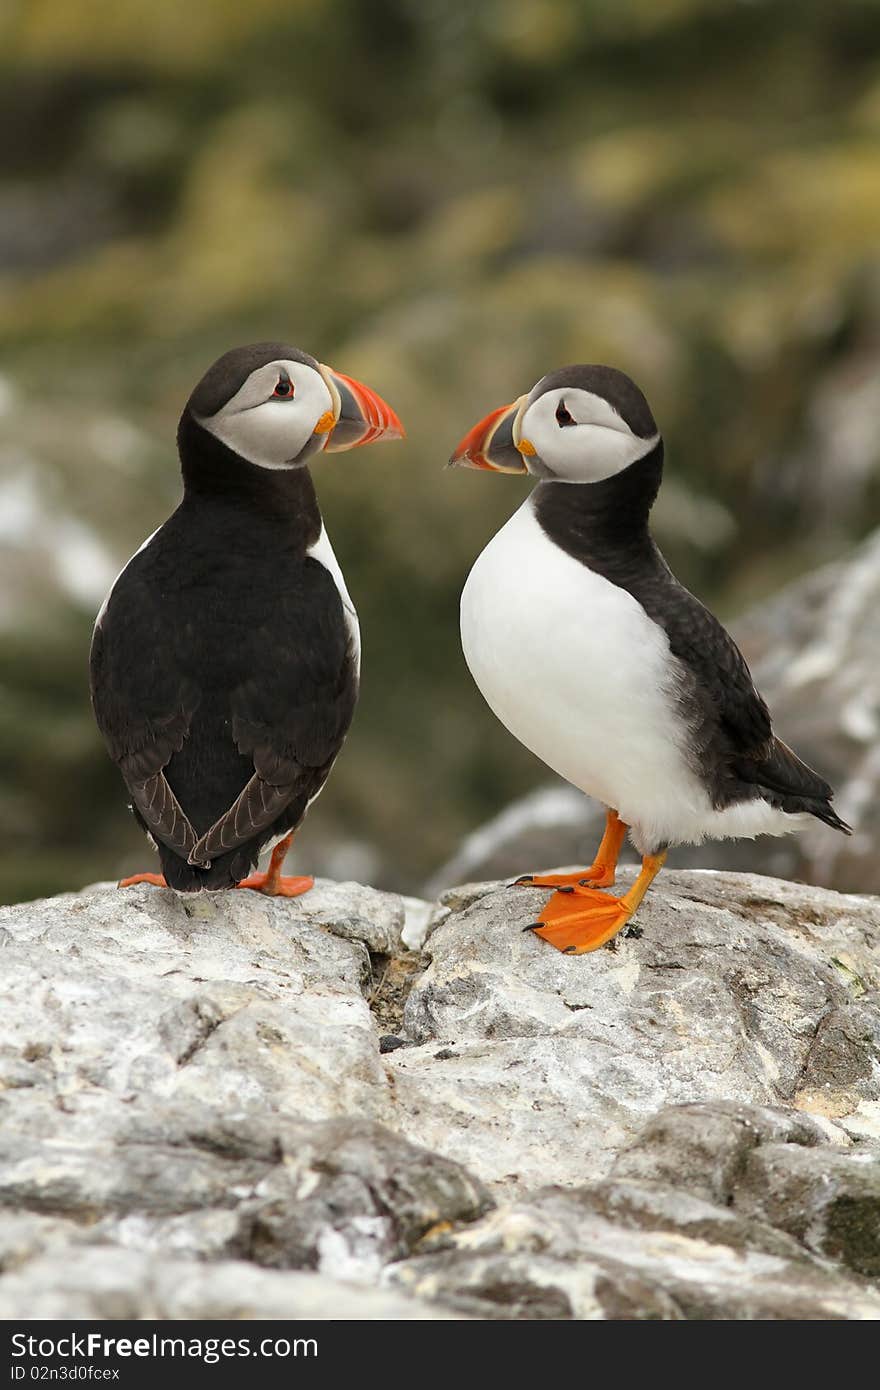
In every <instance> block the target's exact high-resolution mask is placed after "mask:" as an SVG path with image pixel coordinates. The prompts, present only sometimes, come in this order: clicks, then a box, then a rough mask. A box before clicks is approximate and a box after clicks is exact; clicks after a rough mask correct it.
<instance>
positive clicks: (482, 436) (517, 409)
mask: <svg viewBox="0 0 880 1390" xmlns="http://www.w3.org/2000/svg"><path fill="white" fill-rule="evenodd" d="M525 402H526V397H525V396H520V398H519V400H518V401H514V402H513V404H512V405H503V406H501V408H500V409H499V410H493V411H492V413H491V414H490V415H487V416H486V418H485V419H484V420H481V421H480V422H479V424H477V425H474V427H473V429H472V430H468V432H467V434H466V435H465V437H464V439H462V441H461V442H460V444H459V445H458V447H457V449H456V450H455V453H454V454H453V455H452V458H451V459H450V460H449V462H450V464H453V465H454V466H456V467H458V468H485V469H487V470H488V471H489V472H491V473H525V472H526V465H525V463H524V461H523V457H522V452H521V450H520V443H521V441H520V440H519V430H518V426H519V420H520V416H521V414H522V411H523V409H524V408H525ZM522 442H524V441H522Z"/></svg>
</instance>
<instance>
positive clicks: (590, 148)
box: [0, 0, 880, 899]
mask: <svg viewBox="0 0 880 1390" xmlns="http://www.w3.org/2000/svg"><path fill="white" fill-rule="evenodd" d="M0 25H2V26H3V32H2V34H0V37H2V43H0V351H2V362H0V373H2V381H0V386H2V389H0V467H2V476H0V665H2V676H3V689H2V694H0V750H2V767H3V778H2V786H0V830H2V854H0V897H5V898H7V899H15V898H18V897H24V896H32V895H36V894H39V893H44V892H53V891H57V890H59V889H61V888H66V887H75V886H78V885H79V884H81V883H82V882H84V881H88V880H89V879H93V878H96V877H99V876H100V877H104V876H108V875H112V874H116V873H118V872H119V871H120V870H121V869H124V868H131V867H137V866H143V865H145V864H146V861H147V859H148V858H149V856H148V854H147V852H146V847H145V846H144V845H143V843H142V842H141V840H140V837H139V835H138V834H137V832H136V831H135V829H134V826H133V824H131V823H130V821H129V820H128V819H127V818H126V814H125V811H124V809H123V807H124V796H123V793H122V788H121V784H120V783H119V781H118V778H117V776H116V773H115V771H114V769H113V768H112V767H111V766H110V764H109V762H108V761H107V759H106V756H105V755H104V752H103V749H102V747H101V745H100V743H99V740H98V738H97V735H96V734H95V732H94V730H93V728H92V725H91V717H90V712H89V709H88V702H87V695H86V689H85V656H86V650H87V646H88V640H89V632H90V628H91V621H92V616H93V614H94V611H95V608H96V607H97V604H98V601H99V599H100V588H101V583H100V581H101V579H102V576H104V574H105V571H107V572H109V574H110V577H111V578H112V573H113V572H114V569H115V568H118V566H119V565H121V564H122V563H123V562H124V560H125V559H126V558H127V556H128V555H129V554H130V553H131V551H132V550H133V549H134V548H135V547H136V546H137V545H138V544H139V543H140V541H141V539H142V538H143V537H144V536H145V535H146V534H148V533H149V532H150V531H152V530H153V529H154V528H155V526H156V525H158V524H159V523H160V522H161V521H162V519H163V518H164V517H165V516H166V515H167V513H168V511H169V510H170V509H171V508H172V507H173V505H174V504H175V501H176V497H177V491H178V479H177V470H176V463H175V459H174V452H173V437H174V429H175V424H176V420H177V416H178V414H179V411H180V408H181V406H182V403H183V401H184V400H185V399H186V396H187V395H188V393H189V391H190V389H191V387H192V385H193V384H194V383H195V381H196V380H197V379H198V377H199V376H200V375H201V374H202V372H203V371H204V369H205V368H206V366H207V365H208V364H209V363H210V362H211V360H212V359H213V358H214V357H215V356H217V355H218V354H219V353H220V352H222V351H224V350H225V349H226V348H227V347H229V346H232V345H233V344H236V343H239V342H248V341H253V340H256V339H262V338H274V337H278V338H282V339H288V340H289V341H292V342H294V343H296V344H299V345H301V346H303V347H305V348H307V349H308V350H309V351H311V352H313V353H315V354H316V355H318V356H319V357H321V358H323V359H324V360H326V361H329V362H332V363H334V364H335V365H337V366H339V367H340V368H341V369H342V370H343V371H348V372H352V373H354V374H356V375H358V376H360V377H362V378H363V379H364V380H365V381H368V382H369V383H370V384H371V385H373V386H375V387H376V389H377V390H379V391H380V392H381V393H382V394H383V395H385V396H386V397H387V398H388V399H389V400H390V401H391V402H392V403H393V405H394V406H395V408H396V409H397V410H398V411H399V412H400V414H401V415H402V417H403V419H404V421H405V422H406V425H407V428H408V431H409V439H408V442H407V443H406V445H403V446H392V447H388V448H381V449H378V448H377V449H375V450H370V451H365V452H363V453H359V454H356V455H354V456H352V457H350V458H349V457H348V456H342V457H340V458H338V459H328V460H326V461H322V462H320V463H319V464H318V466H317V467H316V469H315V474H316V482H317V485H318V489H319V493H320V496H321V501H322V505H323V508H324V510H325V515H326V517H327V522H328V528H329V530H330V532H331V535H332V537H333V540H334V544H335V547H336V550H337V554H338V555H339V557H340V560H341V562H342V564H343V567H344V569H345V572H346V577H347V579H348V582H349V587H350V589H351V591H352V594H353V596H354V598H355V601H356V603H357V605H358V609H359V612H360V615H361V621H362V625H363V628H364V635H365V663H364V685H363V695H362V702H361V707H360V710H359V714H358V717H357V721H356V724H355V727H354V730H353V732H352V736H351V739H350V741H349V744H348V746H347V748H346V750H345V753H344V756H343V757H342V758H341V759H340V762H339V764H338V766H337V769H336V770H335V772H334V775H333V778H332V781H331V785H330V788H329V789H328V791H327V793H326V794H325V796H324V797H323V798H322V800H321V802H320V805H319V807H318V808H316V811H315V814H314V815H313V817H312V820H311V821H310V822H309V823H308V825H307V826H306V828H305V830H304V831H303V833H302V836H301V838H300V842H299V849H300V852H299V856H298V862H299V863H301V864H302V865H305V864H306V863H309V862H312V863H314V862H317V863H318V864H320V865H322V866H324V867H327V868H330V869H332V870H335V871H337V872H341V871H344V870H345V869H346V868H349V869H351V871H352V872H356V871H361V872H364V873H368V874H370V875H371V876H372V877H373V878H374V880H376V881H380V882H387V883H391V884H394V885H396V886H400V887H413V886H417V885H418V883H419V882H420V881H421V880H422V879H423V878H424V876H425V875H426V874H427V872H428V871H429V870H430V869H431V868H432V867H433V866H434V865H435V864H436V863H437V862H438V861H440V860H442V859H443V858H444V857H446V855H447V854H448V853H449V852H450V851H451V849H452V848H453V847H454V845H455V843H456V841H457V840H458V838H459V837H460V836H461V834H462V833H463V832H464V831H465V830H466V829H468V828H470V827H472V826H473V825H474V824H475V823H477V822H478V821H480V820H481V819H482V818H483V817H485V816H486V815H487V814H489V813H491V812H493V811H494V810H496V809H497V808H498V807H499V806H500V805H501V804H502V803H503V802H504V801H505V800H507V799H508V798H509V797H511V796H512V795H514V794H515V793H518V792H520V791H522V790H524V789H525V788H526V787H528V786H530V785H532V784H534V782H535V781H536V780H538V779H540V777H541V776H542V769H541V768H540V766H539V765H538V764H537V763H536V762H535V761H534V760H533V759H531V758H530V757H529V756H528V755H527V754H526V753H525V752H524V751H523V750H521V749H520V748H519V747H518V746H516V745H515V744H514V743H513V741H512V740H511V739H510V738H509V737H508V736H507V735H506V733H505V732H504V731H503V730H502V729H501V728H500V727H499V726H497V725H496V724H495V722H494V721H493V719H492V716H491V715H490V714H489V713H488V711H487V710H486V709H485V708H484V707H483V705H482V702H481V700H480V698H479V696H478V695H477V693H476V691H475V690H474V689H473V687H472V686H471V684H470V682H469V680H468V677H467V673H466V671H465V670H464V666H463V662H462V658H461V655H460V650H459V645H458V633H457V621H456V610H457V602H458V594H459V592H460V588H461V584H462V581H463V579H464V576H465V574H466V572H467V569H468V566H469V564H470V562H471V561H472V559H473V557H474V556H475V555H476V553H477V552H478V551H479V549H480V548H481V547H482V545H483V544H484V543H485V542H486V540H487V539H488V538H489V536H490V535H491V534H492V533H493V532H494V530H495V529H496V528H497V526H498V525H499V524H500V522H501V521H502V520H503V519H504V518H505V517H506V516H507V515H508V514H509V513H510V512H511V511H512V510H513V508H514V507H515V506H517V505H518V504H519V502H520V501H521V500H522V497H523V495H524V491H525V488H524V486H523V485H521V484H520V483H519V482H518V481H514V480H511V479H501V478H490V477H489V478H487V477H482V476H479V475H474V474H447V473H444V472H443V470H442V465H443V462H444V460H445V459H446V458H447V456H448V454H449V452H450V449H451V447H452V445H454V443H455V442H456V440H457V439H458V437H459V436H460V435H461V434H462V433H463V431H464V430H465V428H467V427H469V426H470V425H471V424H472V423H473V422H474V420H475V419H476V418H477V417H478V416H479V415H480V414H483V413H485V412H486V411H487V410H488V409H489V408H490V407H492V406H494V405H496V404H500V403H502V402H504V401H506V400H510V399H512V398H513V397H515V396H516V395H518V394H519V393H520V392H521V391H523V390H526V389H528V387H529V386H530V385H531V383H532V382H533V381H535V380H536V379H537V378H538V377H539V376H541V375H542V374H543V373H544V372H545V371H547V370H549V369H550V368H552V367H554V366H558V365H561V364H563V363H565V362H568V361H577V360H581V361H607V362H611V363H613V364H615V365H618V366H620V367H623V368H624V369H625V370H627V371H629V372H630V373H631V374H632V375H633V376H634V377H635V378H636V379H637V380H638V381H639V383H640V384H641V385H642V386H643V387H644V389H645V391H646V393H647V394H648V397H649V399H650V400H651V402H652V405H653V406H654V409H655V414H656V415H657V417H658V419H659V420H660V422H661V425H662V428H663V431H664V434H665V436H666V439H667V445H668V454H667V457H668V461H669V462H668V481H667V485H666V487H665V488H664V492H663V494H662V497H661V503H660V506H659V508H658V514H657V515H658V530H659V532H660V534H661V539H662V541H663V544H664V548H665V549H666V551H667V554H668V555H669V558H670V560H671V562H672V563H673V565H674V567H675V568H676V569H677V571H678V572H679V574H680V576H681V577H682V578H683V579H684V580H685V582H687V583H689V584H690V585H691V586H692V587H695V588H696V589H697V590H698V591H699V592H700V593H701V595H703V596H704V597H706V598H707V599H708V600H710V601H713V602H714V603H716V604H718V605H720V607H721V609H722V611H723V612H730V611H731V610H732V609H733V608H736V607H739V606H741V605H742V604H743V603H745V602H746V601H751V600H753V599H755V598H756V597H760V595H762V594H764V593H766V592H768V591H770V590H771V589H772V588H773V587H775V586H776V585H777V584H778V583H779V582H781V581H782V580H783V579H786V578H788V577H790V576H791V575H792V574H794V573H797V572H799V571H801V570H804V569H807V568H809V567H812V566H813V565H815V564H817V563H818V562H820V561H821V560H823V559H825V558H827V557H828V556H829V555H832V554H836V553H839V552H840V551H841V550H842V549H843V548H844V547H845V546H846V545H847V544H848V543H849V542H850V541H851V540H852V539H853V538H855V537H858V536H859V535H861V534H862V533H864V532H865V531H866V530H867V529H868V528H869V527H870V526H871V525H872V524H875V523H876V521H877V515H878V496H880V487H878V481H877V455H878V443H877V441H878V439H880V399H878V381H880V375H878V365H880V362H878V359H880V252H878V227H880V167H878V153H877V151H878V135H880V7H878V4H877V3H875V2H874V0H870V2H869V0H839V3H837V4H836V5H829V4H825V3H815V0H796V2H795V0H778V2H777V3H772V2H771V0H751V3H734V0H614V3H612V0H486V2H485V3H479V2H478V3H471V2H469V0H370V3H369V4H364V3H358V0H309V3H305V0H293V3H291V0H288V3H287V4H285V5H281V6H279V5H277V4H268V3H266V2H265V0H249V3H248V5H246V6H242V5H241V4H239V3H237V2H235V0H212V3H211V4H210V5H191V6H181V5H180V4H179V0H150V3H149V4H147V3H146V2H145V0H122V2H121V3H119V0H116V2H115V3H111V0H20V3H19V4H17V5H16V4H15V3H13V4H12V5H11V7H10V4H9V0H7V6H6V10H5V11H4V13H3V17H2V18H0ZM114 562H115V563H114ZM540 676H541V673H540V672H539V671H536V673H535V678H536V679H540ZM362 845H367V846H372V847H373V848H374V849H375V851H376V857H374V858H372V859H370V858H369V856H368V857H367V858H366V859H364V857H363V854H362V853H361V851H360V850H359V849H358V846H362ZM359 853H361V858H360V859H359V858H358V854H359ZM346 854H347V856H348V857H347V858H346ZM526 867H528V866H526Z"/></svg>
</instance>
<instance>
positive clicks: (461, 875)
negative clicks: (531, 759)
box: [426, 531, 880, 896]
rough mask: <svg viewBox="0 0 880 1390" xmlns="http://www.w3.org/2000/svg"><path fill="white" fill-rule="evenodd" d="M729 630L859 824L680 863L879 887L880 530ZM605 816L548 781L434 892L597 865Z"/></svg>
mask: <svg viewBox="0 0 880 1390" xmlns="http://www.w3.org/2000/svg"><path fill="white" fill-rule="evenodd" d="M731 630H732V632H733V634H734V636H735V637H736V639H737V641H738V642H739V643H740V646H741V647H742V650H743V652H744V654H745V656H746V659H747V660H748V662H749V664H750V666H751V668H752V671H753V673H754V676H755V680H756V683H757V685H758V687H759V688H760V690H761V691H762V693H763V694H764V696H765V697H766V699H767V701H768V703H769V705H770V708H771V710H772V712H773V717H774V725H775V727H776V729H777V731H778V732H779V734H780V735H781V736H782V737H783V738H784V739H785V740H786V742H788V743H790V744H792V745H793V746H794V747H795V748H796V749H797V751H798V752H799V753H800V754H801V756H802V757H804V758H805V759H806V760H807V762H810V763H812V764H813V766H815V767H817V768H818V769H819V770H820V771H821V772H822V774H823V776H825V777H827V778H828V780H829V781H830V782H831V784H832V785H833V786H834V787H835V789H836V793H837V795H836V798H835V805H836V807H837V809H838V810H839V811H840V814H841V815H842V816H843V817H844V819H845V820H848V821H849V822H850V823H851V824H852V825H853V826H854V828H855V832H856V833H855V834H854V835H853V836H852V837H851V838H850V839H847V838H846V837H845V836H843V835H839V834H835V833H833V832H832V831H830V830H828V829H827V827H825V826H823V825H821V824H819V822H817V823H816V825H815V826H812V827H810V828H809V829H808V830H806V831H804V832H802V833H799V834H798V835H796V836H795V835H791V836H788V837H787V838H786V839H773V838H772V837H770V836H764V837H762V838H761V839H759V840H754V841H752V840H726V841H721V842H709V843H707V844H705V845H701V846H681V847H679V848H676V849H673V850H671V851H670V856H669V863H670V865H671V866H672V867H676V868H678V867H683V868H684V867H687V868H715V869H735V870H739V871H743V872H753V873H765V874H771V875H774V876H776V877H779V878H789V879H805V880H807V881H808V882H810V883H817V884H822V885H824V886H826V887H830V888H836V889H839V890H842V891H844V892H860V893H880V858H878V856H877V854H876V851H875V847H876V845H877V842H878V840H880V531H877V532H875V533H874V534H873V535H872V536H870V537H869V538H868V539H867V540H866V541H864V542H863V543H862V544H861V546H859V548H858V549H856V550H855V551H854V553H853V554H852V555H851V556H850V557H849V558H848V559H847V560H844V561H841V562H839V563H836V564H832V565H826V566H824V567H822V568H821V569H818V570H816V571H814V572H813V573H811V574H809V575H807V576H806V577H805V578H803V579H799V580H797V581H795V582H794V583H792V584H789V585H787V586H786V587H785V588H784V589H782V590H781V592H780V593H778V594H777V595H776V596H775V597H773V598H771V599H769V600H765V601H764V602H762V603H761V604H760V605H759V606H757V607H755V608H754V609H751V610H750V611H749V612H747V613H746V614H745V615H744V616H743V617H742V618H741V619H740V620H739V621H738V622H736V623H734V624H732V627H731ZM603 823H604V814H603V812H602V810H601V808H600V807H599V806H598V805H597V804H596V803H595V802H592V801H589V800H588V799H587V798H586V797H584V796H582V795H581V794H580V793H579V792H577V791H575V790H574V788H572V787H569V786H566V785H564V784H561V783H555V784H553V783H548V785H547V786H546V787H542V788H541V789H539V790H538V791H536V792H532V793H530V794H529V795H528V796H525V797H522V798H520V799H519V800H517V801H515V802H513V804H512V805H510V806H508V807H506V808H505V810H503V811H502V812H501V813H500V815H498V816H496V817H494V818H493V819H492V820H490V821H488V822H487V823H486V824H485V825H483V826H481V827H479V828H478V829H477V830H475V831H474V832H473V833H472V834H471V835H469V836H468V838H467V839H466V840H465V841H464V843H463V844H462V846H461V848H460V849H459V850H458V851H457V853H456V854H455V855H454V856H453V858H452V859H450V860H449V861H448V862H447V863H446V864H444V865H443V866H442V868H440V869H438V871H437V872H436V873H435V874H434V875H433V877H432V879H431V881H430V883H429V884H428V887H427V890H426V891H427V892H428V893H429V894H430V895H431V896H436V895H437V894H439V893H440V892H441V891H442V890H443V889H444V888H446V887H448V886H449V885H451V884H454V883H462V882H466V881H467V880H475V879H496V878H508V879H512V878H515V877H516V876H517V875H518V874H521V873H527V872H529V871H531V870H535V869H550V868H553V867H556V866H561V865H572V866H580V865H585V864H588V863H590V862H592V858H593V853H594V851H595V848H596V845H597V844H598V842H599V838H600V836H601V833H602V827H603ZM625 857H626V858H629V859H632V858H633V855H632V851H631V850H629V849H628V850H627V851H626V852H625Z"/></svg>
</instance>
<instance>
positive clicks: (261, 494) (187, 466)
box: [177, 410, 321, 544]
mask: <svg viewBox="0 0 880 1390" xmlns="http://www.w3.org/2000/svg"><path fill="white" fill-rule="evenodd" d="M177 449H178V453H179V454H180V464H181V471H182V473H183V494H184V503H185V504H186V503H190V504H196V503H197V504H200V505H205V504H207V503H217V502H220V503H228V502H231V503H233V504H234V505H235V506H236V507H237V508H238V509H240V510H241V511H242V512H244V513H251V514H253V513H259V514H260V515H261V516H263V517H268V518H271V519H272V520H273V521H279V522H282V523H288V524H289V523H291V522H294V523H297V524H298V525H300V526H302V527H303V529H304V531H305V532H306V533H308V544H311V543H312V540H316V539H317V537H318V535H319V534H320V530H321V513H320V510H319V508H318V499H317V497H316V496H315V486H314V483H313V482H312V475H311V474H310V472H309V470H308V468H305V467H300V468H289V469H277V470H276V469H270V468H260V467H258V466H257V464H254V463H249V462H248V461H247V459H243V458H241V456H240V455H239V454H237V453H235V451H234V450H233V449H230V448H228V447H227V445H225V444H224V443H223V442H222V440H219V439H218V438H217V437H216V435H213V434H211V433H210V431H208V430H206V429H205V428H204V426H202V425H200V424H199V422H198V421H197V420H196V419H195V418H194V417H193V415H192V414H191V413H190V411H189V410H185V411H184V412H183V415H182V416H181V419H180V424H179V426H178V429H177Z"/></svg>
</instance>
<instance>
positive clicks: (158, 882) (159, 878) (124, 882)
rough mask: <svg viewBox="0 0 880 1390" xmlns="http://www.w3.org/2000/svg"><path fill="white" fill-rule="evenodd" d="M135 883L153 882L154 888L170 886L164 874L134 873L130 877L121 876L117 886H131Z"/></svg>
mask: <svg viewBox="0 0 880 1390" xmlns="http://www.w3.org/2000/svg"><path fill="white" fill-rule="evenodd" d="M135 883H152V885H153V887H154V888H167V887H168V884H167V883H166V882H165V877H164V875H163V874H132V875H131V877H130V878H121V879H120V880H119V883H118V884H117V887H118V888H131V887H132V886H133V885H134V884H135Z"/></svg>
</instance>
